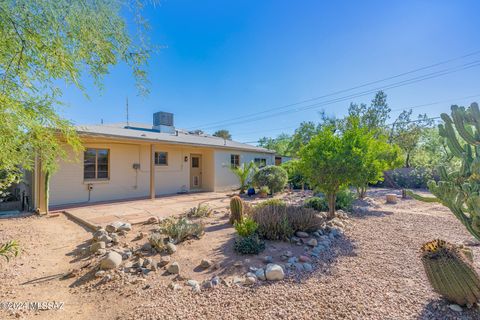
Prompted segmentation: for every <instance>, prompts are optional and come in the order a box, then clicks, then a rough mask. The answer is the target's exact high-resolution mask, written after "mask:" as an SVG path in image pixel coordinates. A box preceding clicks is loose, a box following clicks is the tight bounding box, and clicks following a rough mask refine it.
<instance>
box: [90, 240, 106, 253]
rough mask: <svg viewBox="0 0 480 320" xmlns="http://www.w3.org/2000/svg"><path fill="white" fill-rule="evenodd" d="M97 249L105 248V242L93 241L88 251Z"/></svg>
mask: <svg viewBox="0 0 480 320" xmlns="http://www.w3.org/2000/svg"><path fill="white" fill-rule="evenodd" d="M99 249H105V242H103V241H99V242H94V243H92V244H91V245H90V252H97V251H98V250H99Z"/></svg>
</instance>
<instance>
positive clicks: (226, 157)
mask: <svg viewBox="0 0 480 320" xmlns="http://www.w3.org/2000/svg"><path fill="white" fill-rule="evenodd" d="M232 154H238V155H240V165H241V164H242V163H245V162H250V161H254V159H255V158H265V159H266V160H267V165H273V164H275V156H274V154H271V153H257V152H244V151H237V150H215V191H230V190H234V189H237V188H238V187H239V184H238V178H237V177H236V176H235V175H234V174H233V173H232V171H231V170H230V165H231V164H230V156H231V155H232Z"/></svg>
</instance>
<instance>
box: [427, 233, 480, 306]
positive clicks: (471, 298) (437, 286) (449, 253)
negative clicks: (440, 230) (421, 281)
mask: <svg viewBox="0 0 480 320" xmlns="http://www.w3.org/2000/svg"><path fill="white" fill-rule="evenodd" d="M466 250H467V249H465V248H460V247H457V246H454V245H452V244H450V243H448V242H446V241H443V240H438V239H437V240H433V241H430V242H427V243H425V244H424V245H423V247H422V255H421V258H422V263H423V266H424V268H425V272H426V273H427V277H428V280H429V281H430V284H431V285H432V287H433V289H434V290H435V291H436V292H437V293H438V294H440V295H441V296H443V297H445V298H446V299H447V300H449V301H451V302H453V303H456V304H458V305H461V306H465V305H472V304H474V303H476V302H477V301H478V300H479V299H480V279H479V277H478V274H477V272H476V271H475V269H474V267H473V265H472V263H471V261H472V259H471V258H472V257H471V251H469V252H466Z"/></svg>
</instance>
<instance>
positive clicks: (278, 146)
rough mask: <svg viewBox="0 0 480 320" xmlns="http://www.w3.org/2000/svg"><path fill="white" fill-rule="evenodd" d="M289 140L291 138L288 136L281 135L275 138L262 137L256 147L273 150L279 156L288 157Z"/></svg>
mask: <svg viewBox="0 0 480 320" xmlns="http://www.w3.org/2000/svg"><path fill="white" fill-rule="evenodd" d="M290 140H291V137H290V136H289V135H288V134H286V133H282V134H280V135H279V136H278V137H276V138H267V137H263V138H261V139H260V140H258V145H259V146H260V147H263V148H267V149H270V150H274V151H275V152H276V153H277V154H279V155H282V156H289V155H290V151H289V144H290Z"/></svg>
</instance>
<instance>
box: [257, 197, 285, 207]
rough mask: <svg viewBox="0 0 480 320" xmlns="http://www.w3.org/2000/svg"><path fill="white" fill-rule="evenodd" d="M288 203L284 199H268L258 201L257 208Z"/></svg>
mask: <svg viewBox="0 0 480 320" xmlns="http://www.w3.org/2000/svg"><path fill="white" fill-rule="evenodd" d="M286 205H287V204H286V203H285V201H283V200H282V199H268V200H265V201H262V202H260V203H258V204H257V205H256V206H255V208H258V207H265V206H286Z"/></svg>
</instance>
